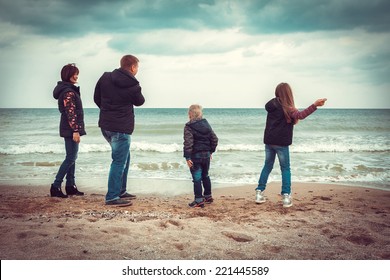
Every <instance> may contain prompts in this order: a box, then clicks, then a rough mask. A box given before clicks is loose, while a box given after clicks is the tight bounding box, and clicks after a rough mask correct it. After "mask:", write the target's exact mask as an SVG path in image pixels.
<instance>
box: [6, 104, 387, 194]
mask: <svg viewBox="0 0 390 280" xmlns="http://www.w3.org/2000/svg"><path fill="white" fill-rule="evenodd" d="M135 112H136V128H135V132H134V133H133V135H132V138H131V141H132V143H131V167H130V172H129V180H135V181H137V182H143V181H145V179H153V180H154V181H156V180H157V181H161V180H164V181H163V182H172V181H175V182H181V186H184V187H186V188H188V190H191V188H192V183H191V176H190V173H189V171H188V168H187V165H186V163H185V160H184V158H183V153H182V149H183V128H184V124H185V123H186V122H187V121H188V120H187V109H145V108H136V111H135ZM98 114H99V111H98V109H92V108H91V109H85V122H86V130H87V133H88V135H86V136H83V137H82V138H81V143H80V150H79V155H78V159H77V165H76V179H78V180H81V181H83V182H88V181H89V180H90V179H93V180H95V182H96V180H97V181H99V182H101V183H100V184H99V185H98V186H96V187H97V188H102V190H103V189H104V190H105V188H106V181H107V176H108V169H109V165H110V162H111V150H110V146H109V145H108V143H107V142H106V141H105V140H104V138H103V136H102V135H101V132H100V129H99V128H98V126H97V122H98ZM59 117H60V115H59V112H58V110H57V109H0V118H1V125H0V137H1V141H0V183H1V182H34V181H35V182H38V181H39V182H45V183H47V184H50V183H52V181H53V179H54V176H55V174H56V172H57V171H58V168H59V165H60V164H61V162H62V161H63V159H64V150H65V148H64V142H63V139H62V138H60V137H59V135H58V124H59ZM204 117H205V118H206V119H207V120H208V121H209V123H210V124H211V126H212V127H213V129H214V131H215V132H216V134H217V136H218V137H219V146H218V148H217V152H216V153H215V154H214V155H213V159H212V163H211V169H210V176H211V179H212V182H213V183H215V184H216V185H218V186H228V185H239V184H253V185H254V186H256V184H257V181H258V177H259V174H260V171H261V168H262V166H263V162H264V144H263V131H264V127H265V121H266V112H265V110H264V109H262V108H259V109H207V108H206V109H204ZM389 136H390V110H387V109H386V110H372V109H362V110H357V109H348V110H343V109H323V108H320V109H319V110H317V111H316V112H315V113H314V114H312V115H311V116H309V117H308V118H307V119H305V120H302V121H300V122H299V123H298V124H297V125H296V126H295V128H294V140H293V145H292V146H290V157H291V172H292V181H293V186H294V182H321V183H338V184H349V185H356V186H365V187H374V188H381V189H388V190H390V180H389V179H390V176H389V175H390V157H389V155H390V137H389ZM280 180H281V173H280V169H279V165H278V162H277V161H276V162H275V166H274V170H273V172H272V173H271V176H270V180H269V181H270V182H271V181H280ZM146 181H147V180H146ZM159 185H161V184H159ZM143 187H144V188H148V186H143ZM157 187H158V186H157ZM151 188H152V187H151ZM146 192H147V191H146Z"/></svg>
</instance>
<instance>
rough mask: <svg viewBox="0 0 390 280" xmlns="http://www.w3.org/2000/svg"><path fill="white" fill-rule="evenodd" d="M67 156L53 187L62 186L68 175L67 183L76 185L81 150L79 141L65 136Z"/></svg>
mask: <svg viewBox="0 0 390 280" xmlns="http://www.w3.org/2000/svg"><path fill="white" fill-rule="evenodd" d="M64 141H65V151H66V157H65V160H64V161H63V162H62V164H61V166H60V168H59V170H58V172H57V175H56V178H55V180H54V183H53V187H57V188H61V184H62V181H63V180H64V177H65V175H66V185H67V186H73V185H75V169H76V159H77V153H78V151H79V143H76V142H74V141H73V138H67V137H65V138H64Z"/></svg>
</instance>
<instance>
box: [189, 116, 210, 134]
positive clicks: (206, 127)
mask: <svg viewBox="0 0 390 280" xmlns="http://www.w3.org/2000/svg"><path fill="white" fill-rule="evenodd" d="M187 125H188V126H189V127H190V128H191V129H193V130H196V131H197V132H199V133H200V134H204V135H207V134H209V133H210V132H211V126H210V124H209V123H208V121H207V120H206V119H201V120H196V121H190V122H188V123H187Z"/></svg>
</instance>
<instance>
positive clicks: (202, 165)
mask: <svg viewBox="0 0 390 280" xmlns="http://www.w3.org/2000/svg"><path fill="white" fill-rule="evenodd" d="M191 160H192V162H193V166H192V167H191V169H190V171H191V175H192V181H193V183H194V195H195V200H198V201H200V200H203V196H210V195H211V181H210V177H209V169H210V153H209V152H200V153H196V154H194V155H192V156H191ZM202 183H203V189H204V192H203V189H202Z"/></svg>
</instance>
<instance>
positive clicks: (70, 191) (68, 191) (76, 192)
mask: <svg viewBox="0 0 390 280" xmlns="http://www.w3.org/2000/svg"><path fill="white" fill-rule="evenodd" d="M65 191H66V194H67V195H80V196H81V195H84V193H83V192H80V191H79V190H78V189H77V187H76V186H75V185H73V186H66V187H65Z"/></svg>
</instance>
